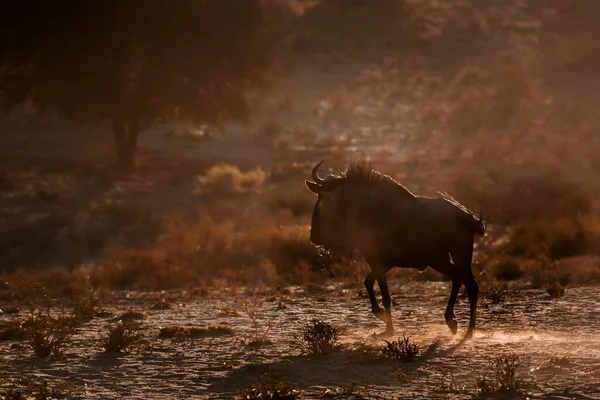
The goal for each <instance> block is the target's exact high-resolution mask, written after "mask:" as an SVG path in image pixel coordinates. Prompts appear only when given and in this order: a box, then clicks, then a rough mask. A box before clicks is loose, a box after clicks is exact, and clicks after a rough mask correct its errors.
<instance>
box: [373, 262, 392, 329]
mask: <svg viewBox="0 0 600 400" xmlns="http://www.w3.org/2000/svg"><path fill="white" fill-rule="evenodd" d="M377 283H378V284H379V290H380V291H381V301H382V303H383V307H384V308H385V311H384V312H382V313H380V314H379V315H377V317H378V318H379V319H381V320H382V321H383V322H385V333H393V332H394V326H393V325H392V298H391V297H390V292H389V290H388V283H387V278H386V277H385V273H384V274H379V275H377Z"/></svg>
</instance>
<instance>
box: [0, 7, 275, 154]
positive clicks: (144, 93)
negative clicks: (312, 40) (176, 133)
mask: <svg viewBox="0 0 600 400" xmlns="http://www.w3.org/2000/svg"><path fill="white" fill-rule="evenodd" d="M265 7H266V6H265V5H264V4H263V2H262V1H261V0H243V1H240V0H177V1H168V0H88V1H78V0H57V1H45V0H6V1H3V2H2V5H1V6H0V8H1V10H0V105H1V106H2V109H3V110H4V111H7V110H10V109H12V108H13V107H14V106H16V105H19V104H23V103H29V104H32V105H34V106H35V107H37V108H40V109H50V110H52V111H54V112H56V113H57V114H58V115H60V116H63V117H66V118H70V119H74V120H78V121H83V122H88V123H89V122H92V123H94V122H99V121H105V120H111V121H112V123H113V133H114V135H115V144H116V149H117V154H118V156H119V162H120V163H121V164H122V165H123V166H131V165H133V163H134V157H133V155H134V151H135V146H136V141H137V136H138V132H139V131H140V129H142V128H143V126H144V125H145V124H147V123H149V122H151V121H153V120H155V119H157V118H159V117H172V116H174V115H177V116H178V117H180V118H185V119H191V120H195V121H198V122H205V123H222V122H223V121H226V120H241V121H244V120H246V119H247V118H248V116H249V115H250V112H251V104H250V102H249V101H248V98H247V93H249V92H250V91H251V90H253V89H256V88H261V87H264V86H265V84H266V83H268V78H269V67H270V65H271V62H272V60H273V50H274V48H275V46H274V45H275V44H276V42H277V37H278V35H277V34H276V33H275V31H274V30H273V29H271V28H272V27H273V25H271V24H270V22H269V19H268V15H269V14H268V13H267V12H266V9H265Z"/></svg>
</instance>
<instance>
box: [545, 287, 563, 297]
mask: <svg viewBox="0 0 600 400" xmlns="http://www.w3.org/2000/svg"><path fill="white" fill-rule="evenodd" d="M546 293H548V295H550V297H562V296H564V295H565V288H564V287H562V286H560V285H558V284H554V285H552V286H548V287H547V288H546Z"/></svg>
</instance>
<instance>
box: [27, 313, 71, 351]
mask: <svg viewBox="0 0 600 400" xmlns="http://www.w3.org/2000/svg"><path fill="white" fill-rule="evenodd" d="M23 329H24V331H25V334H26V336H27V343H28V344H29V346H30V347H31V349H32V350H33V352H34V354H35V355H36V356H38V357H40V358H47V357H49V356H50V355H52V354H53V355H59V354H61V353H62V351H63V350H64V348H65V347H66V345H67V344H68V343H69V340H70V337H71V335H72V334H73V321H71V320H69V319H65V318H59V319H55V318H52V317H50V316H48V315H42V313H41V312H36V313H32V315H31V316H30V317H29V318H28V319H27V320H26V321H25V322H24V323H23Z"/></svg>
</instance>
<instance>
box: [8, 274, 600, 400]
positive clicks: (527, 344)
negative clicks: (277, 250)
mask: <svg viewBox="0 0 600 400" xmlns="http://www.w3.org/2000/svg"><path fill="white" fill-rule="evenodd" d="M448 291H449V288H448V286H447V285H446V284H444V283H443V282H438V283H410V284H406V285H395V287H393V289H392V295H393V298H394V320H395V326H396V335H397V336H400V337H401V336H402V334H406V335H407V336H410V337H411V339H412V340H414V341H415V342H416V343H417V344H419V346H420V347H421V349H422V350H423V353H422V355H421V357H419V358H418V359H417V360H416V361H413V362H409V363H402V362H398V361H392V360H388V359H385V358H383V356H381V355H380V354H379V353H378V351H377V346H381V345H383V344H384V342H383V341H382V339H381V338H380V337H377V336H376V335H374V334H375V333H376V332H379V331H381V330H382V329H383V326H382V324H381V323H380V322H379V321H378V320H376V319H375V318H374V317H373V316H372V315H371V314H370V312H369V307H368V300H367V299H365V298H364V293H363V290H358V289H357V288H356V287H355V288H348V289H344V288H343V287H342V286H339V287H328V288H326V289H325V290H323V291H317V292H314V293H304V292H303V291H302V290H301V289H295V288H290V290H289V292H288V291H286V293H287V294H286V295H281V294H277V295H257V294H254V295H249V294H244V293H243V290H241V289H237V290H236V293H233V292H231V290H223V291H216V292H210V293H209V294H208V295H207V296H201V297H198V296H193V295H191V294H190V293H186V292H181V291H175V292H168V293H160V292H121V293H113V294H112V295H110V296H109V297H107V300H105V302H104V304H103V305H104V307H105V308H107V309H108V310H110V311H111V312H112V313H114V314H115V315H116V314H118V313H119V312H122V311H126V310H127V309H130V308H133V309H134V310H139V311H142V312H143V313H144V314H145V316H146V318H145V319H143V320H142V321H141V324H142V329H143V335H144V338H143V340H142V341H140V342H139V343H138V345H137V346H136V347H134V348H132V349H131V350H129V351H128V352H126V353H123V354H107V353H104V352H103V350H102V348H101V345H100V341H99V337H101V336H102V335H103V334H104V331H103V329H104V326H105V325H106V324H107V323H108V322H110V318H108V317H107V318H96V319H94V320H92V321H91V322H89V323H87V324H85V325H83V326H81V327H80V328H79V329H78V330H77V332H76V334H75V335H74V337H73V340H72V343H71V344H70V345H69V346H68V347H67V349H66V351H65V352H64V354H63V355H62V356H58V357H51V358H50V359H48V360H40V359H37V358H34V357H33V356H32V352H31V350H30V349H29V348H28V347H27V345H26V343H24V342H20V341H4V342H0V363H1V365H2V368H1V369H0V387H2V389H6V388H7V387H8V385H9V384H10V383H11V382H13V383H14V382H16V380H17V379H18V378H24V377H25V378H34V377H35V378H43V379H45V380H47V381H49V382H51V383H56V382H67V383H69V384H70V386H71V387H72V388H74V389H75V391H74V392H72V394H71V395H70V398H82V399H83V398H86V399H107V398H134V399H135V398H137V399H149V398H152V399H167V398H168V399H182V398H194V399H231V398H235V393H236V390H237V389H238V388H247V387H249V386H250V385H251V384H252V382H253V381H254V380H255V379H256V378H258V377H259V376H261V375H262V374H264V373H268V372H271V371H275V372H277V373H279V374H280V376H281V377H282V378H287V379H289V381H290V382H291V383H292V384H293V385H294V386H295V387H297V388H299V389H301V390H302V393H303V396H304V398H324V396H325V394H326V393H327V391H328V390H329V392H335V391H336V390H338V391H340V390H342V389H348V388H350V387H351V386H352V385H353V384H355V389H354V390H353V394H352V395H340V396H339V398H369V399H373V398H381V399H391V398H410V399H447V398H452V399H464V398H471V397H473V396H475V395H476V393H477V392H476V381H477V379H478V378H480V377H481V376H482V375H483V374H484V373H486V371H489V362H490V360H491V359H492V358H493V357H495V356H497V355H503V354H509V353H515V354H517V355H519V357H520V360H521V364H522V368H521V369H520V371H519V374H520V376H521V377H522V379H524V380H525V381H526V382H528V383H529V384H528V386H527V388H526V389H525V392H526V393H527V394H528V395H529V398H535V399H598V398H600V336H599V335H598V321H600V311H599V310H600V287H581V288H571V289H568V290H567V292H566V294H565V296H564V297H561V298H557V299H556V298H551V297H549V296H548V294H547V293H546V292H544V291H541V290H523V291H515V292H511V294H509V295H508V296H507V297H506V299H505V301H504V302H502V303H500V304H492V303H491V302H490V301H489V300H487V299H486V298H483V299H482V300H481V302H480V311H479V330H478V331H477V333H476V336H475V338H474V340H471V341H468V342H466V343H461V337H462V334H464V330H465V328H466V324H467V319H468V315H467V313H468V311H467V310H468V303H467V301H466V298H465V297H464V296H463V295H462V294H461V296H459V302H458V303H457V310H456V311H457V312H456V314H457V318H458V321H459V326H460V327H459V332H458V334H457V335H456V336H452V335H451V333H450V332H449V330H448V329H447V328H446V326H445V325H444V321H443V310H444V306H445V302H446V299H447V295H448ZM161 297H164V298H166V299H168V300H169V301H171V304H172V305H173V306H172V308H170V309H165V310H154V309H152V305H153V304H155V303H156V301H157V300H158V299H159V298H161ZM244 301H247V302H248V303H249V304H250V305H251V307H254V309H255V310H256V311H257V316H258V317H257V319H256V322H257V324H256V325H253V323H252V320H251V319H250V318H249V316H248V314H247V313H246V311H245V308H244V305H243V304H244ZM22 317H23V315H6V314H5V315H2V316H0V320H1V321H2V322H6V321H8V320H9V319H13V318H22ZM314 317H316V318H322V319H324V320H326V321H329V322H331V323H333V324H337V325H343V326H345V327H346V331H345V333H344V335H343V336H342V342H343V343H342V347H341V348H340V350H338V351H335V352H334V353H333V354H329V355H321V356H308V355H302V354H301V351H300V349H299V347H298V341H297V339H295V336H296V335H298V333H299V332H300V328H301V327H302V326H303V324H305V323H306V322H308V321H309V320H310V319H311V318H314ZM175 324H177V325H183V326H201V327H202V326H208V325H224V326H228V327H231V328H233V330H234V332H235V334H233V335H226V336H215V337H203V338H197V339H191V340H186V341H183V342H179V343H178V342H174V341H172V340H171V339H159V338H158V337H157V334H158V331H159V329H160V327H164V326H167V325H175ZM269 327H270V328H269ZM263 334H264V336H265V337H266V338H268V339H269V340H270V341H271V342H272V343H271V344H265V345H261V346H249V345H247V343H248V342H249V341H250V340H251V339H252V338H253V337H254V336H257V335H258V336H263ZM398 371H401V372H402V373H401V374H400V375H401V376H402V379H401V380H400V381H399V380H398V379H397V375H398Z"/></svg>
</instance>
